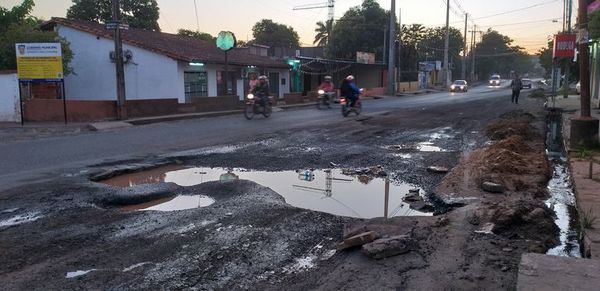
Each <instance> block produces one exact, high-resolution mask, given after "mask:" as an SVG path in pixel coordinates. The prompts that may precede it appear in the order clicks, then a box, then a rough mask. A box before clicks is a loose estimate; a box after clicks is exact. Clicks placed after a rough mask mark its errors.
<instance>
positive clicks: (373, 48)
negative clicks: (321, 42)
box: [330, 0, 389, 59]
mask: <svg viewBox="0 0 600 291" xmlns="http://www.w3.org/2000/svg"><path fill="white" fill-rule="evenodd" d="M388 20H389V13H388V12H386V11H385V10H384V9H383V8H381V6H379V3H377V1H375V0H364V1H363V3H362V4H361V6H356V7H352V8H350V9H349V10H348V11H346V13H344V15H343V16H342V17H341V18H340V19H339V20H338V21H336V22H335V24H334V26H333V33H332V34H333V35H332V37H331V40H332V42H333V47H332V48H330V51H331V57H333V58H344V59H355V58H356V52H357V51H363V52H372V53H375V54H376V58H378V59H382V57H383V50H384V47H383V39H384V33H385V30H386V26H387V24H388Z"/></svg>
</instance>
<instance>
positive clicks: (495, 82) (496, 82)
mask: <svg viewBox="0 0 600 291" xmlns="http://www.w3.org/2000/svg"><path fill="white" fill-rule="evenodd" d="M501 82H502V80H501V79H500V75H492V76H491V77H490V86H500V83H501Z"/></svg>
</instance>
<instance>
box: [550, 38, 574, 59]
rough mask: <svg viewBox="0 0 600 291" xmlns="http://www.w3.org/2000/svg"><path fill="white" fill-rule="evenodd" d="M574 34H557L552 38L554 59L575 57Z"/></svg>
mask: <svg viewBox="0 0 600 291" xmlns="http://www.w3.org/2000/svg"><path fill="white" fill-rule="evenodd" d="M576 40H577V36H576V35H575V34H557V35H555V36H554V51H553V53H552V57H554V58H572V57H574V56H575V47H576V44H575V41H576Z"/></svg>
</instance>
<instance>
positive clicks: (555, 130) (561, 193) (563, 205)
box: [546, 112, 581, 257]
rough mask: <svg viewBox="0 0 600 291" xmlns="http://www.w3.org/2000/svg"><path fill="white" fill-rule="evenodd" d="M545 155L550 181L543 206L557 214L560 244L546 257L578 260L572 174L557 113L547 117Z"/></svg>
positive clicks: (579, 252)
mask: <svg viewBox="0 0 600 291" xmlns="http://www.w3.org/2000/svg"><path fill="white" fill-rule="evenodd" d="M548 120H549V122H548V131H547V136H546V149H547V150H546V151H547V155H548V157H549V158H550V161H551V163H552V179H550V181H549V182H548V186H547V189H548V193H549V194H550V198H549V199H548V200H546V205H548V207H549V208H550V209H552V210H554V213H555V214H556V219H555V220H554V222H555V223H556V225H557V226H558V228H559V229H560V235H559V239H560V244H559V245H558V246H556V247H554V248H552V249H550V250H548V252H547V254H548V255H555V256H567V257H581V248H580V244H579V239H578V237H579V235H578V230H579V219H578V215H577V208H576V199H575V192H574V190H573V185H572V184H571V173H570V171H569V168H568V167H567V166H566V165H567V158H566V155H565V152H564V146H563V140H562V136H561V131H562V120H561V116H560V113H557V112H550V113H549V115H548Z"/></svg>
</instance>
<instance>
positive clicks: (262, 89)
mask: <svg viewBox="0 0 600 291" xmlns="http://www.w3.org/2000/svg"><path fill="white" fill-rule="evenodd" d="M252 94H254V96H256V97H257V98H259V99H258V100H259V102H260V105H261V106H263V107H264V106H265V105H266V104H267V101H268V99H269V82H268V81H267V76H260V77H258V84H257V85H256V87H254V89H253V90H252Z"/></svg>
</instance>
